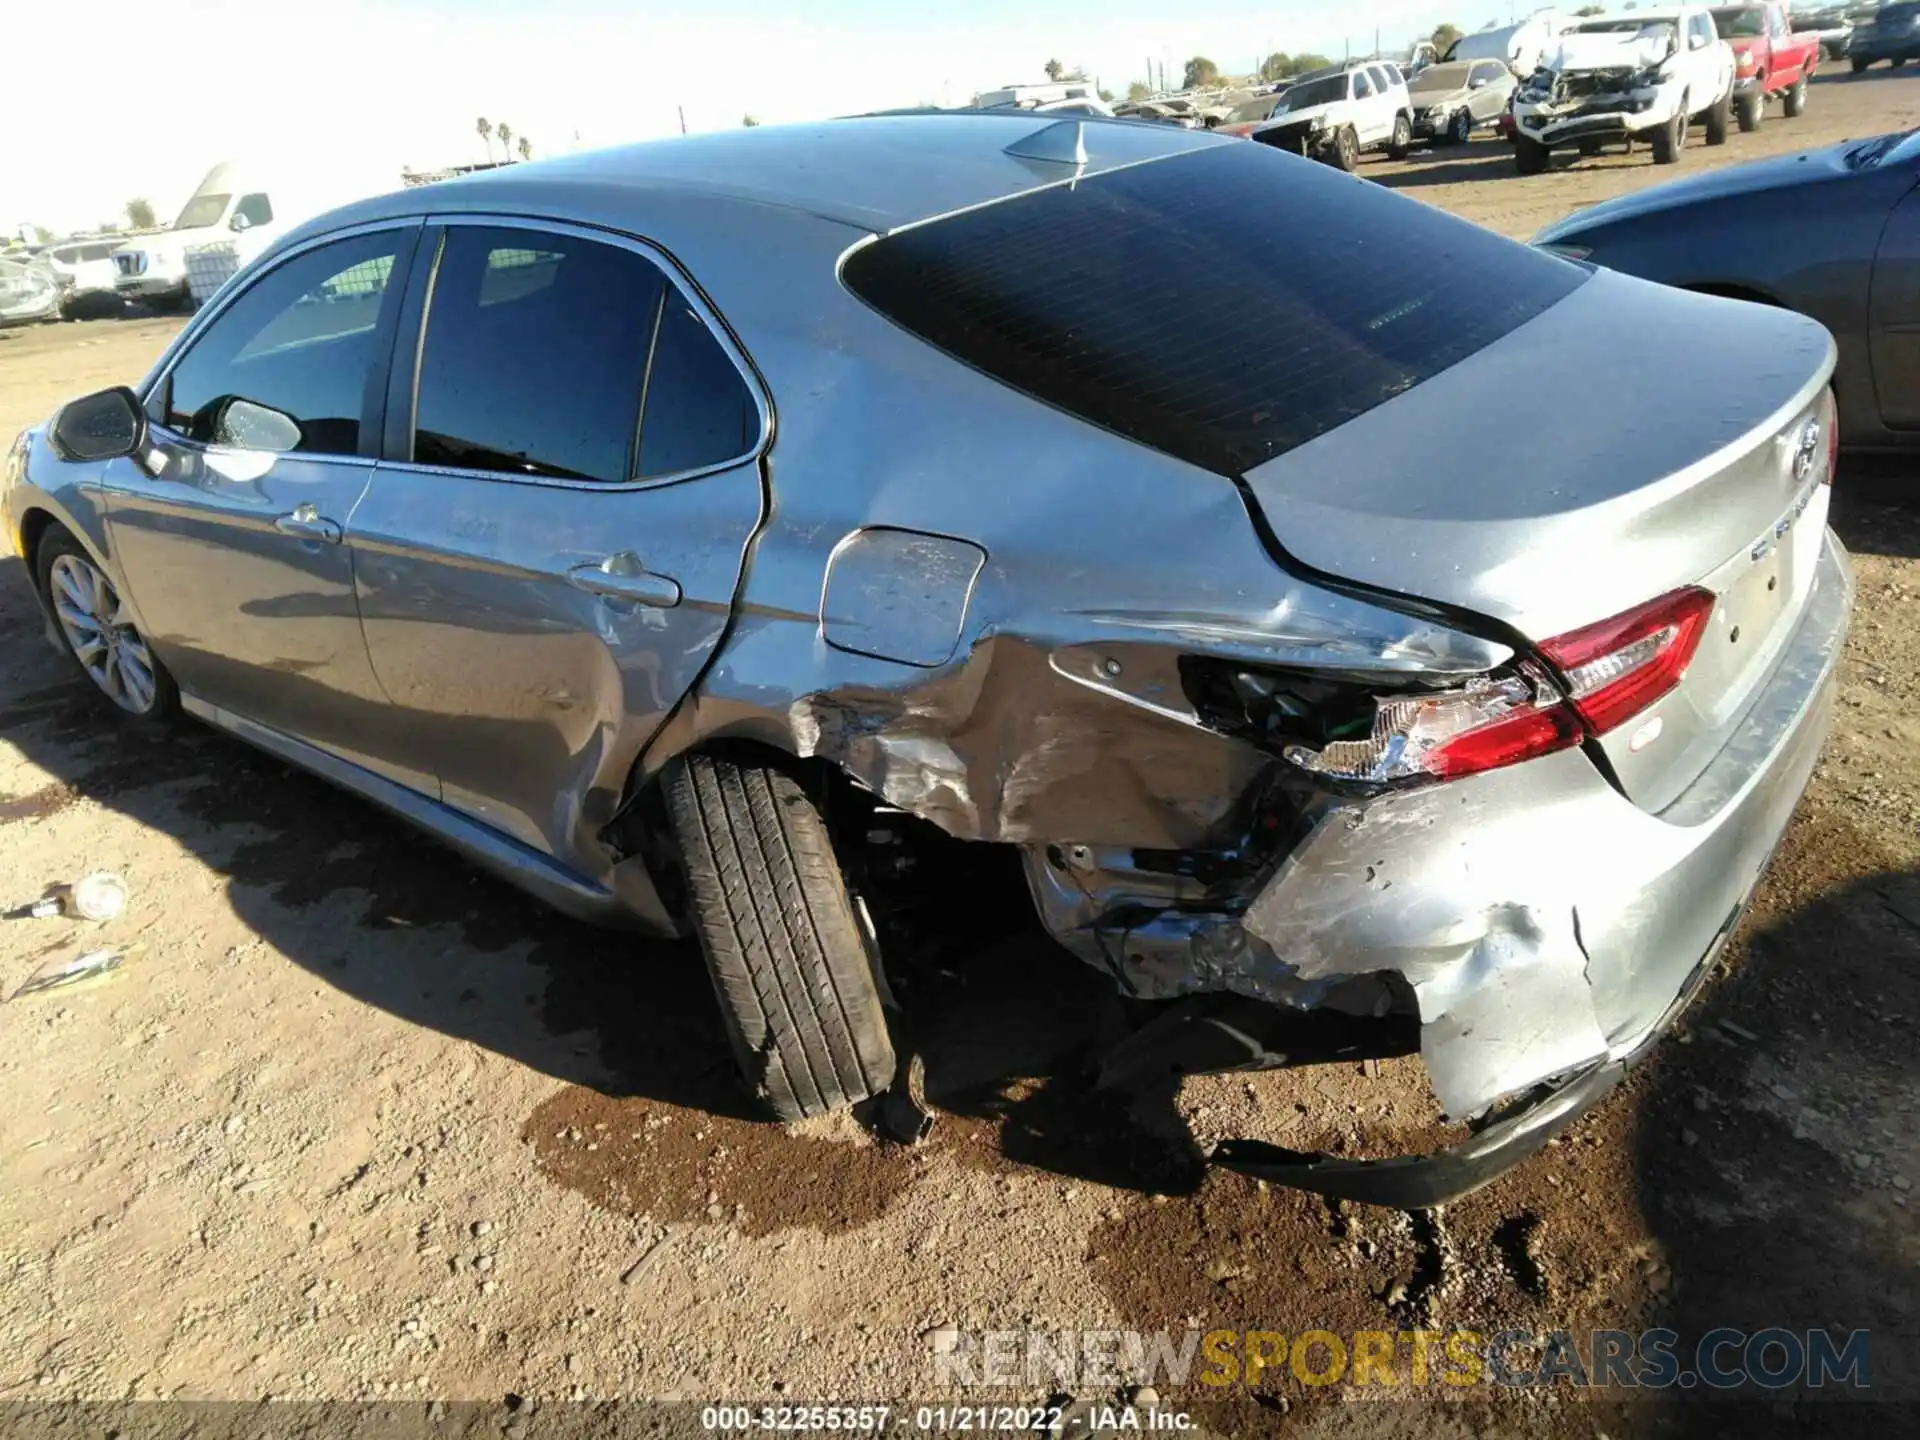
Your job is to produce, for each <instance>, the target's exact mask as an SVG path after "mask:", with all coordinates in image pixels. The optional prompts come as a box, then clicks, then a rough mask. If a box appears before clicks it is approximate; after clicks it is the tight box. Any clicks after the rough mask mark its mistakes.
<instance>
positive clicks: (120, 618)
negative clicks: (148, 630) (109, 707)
mask: <svg viewBox="0 0 1920 1440" xmlns="http://www.w3.org/2000/svg"><path fill="white" fill-rule="evenodd" d="M47 588H48V590H49V591H50V592H51V598H52V600H53V613H54V618H55V619H56V620H58V621H59V622H60V630H61V633H62V634H64V635H65V636H66V640H67V645H68V647H69V648H70V649H71V650H72V651H73V658H74V659H76V660H78V661H79V662H80V668H81V669H83V670H85V671H86V672H87V675H88V676H89V678H91V679H92V681H93V683H94V684H96V685H98V686H99V687H100V689H101V690H102V691H103V692H105V694H106V697H107V698H108V699H109V700H111V701H113V703H114V704H116V705H118V706H119V707H120V708H121V709H122V710H125V711H126V712H127V713H128V714H130V715H145V714H147V713H148V712H149V711H151V710H152V709H153V708H154V706H155V704H156V703H158V701H159V698H160V687H159V683H158V681H157V680H156V678H155V674H154V664H153V655H152V653H151V652H150V651H149V650H148V649H147V642H146V641H145V640H144V639H143V638H142V637H141V635H140V632H139V631H138V630H136V629H135V628H134V626H133V622H132V621H131V620H130V619H128V618H127V613H126V607H125V606H123V605H122V604H121V603H120V595H119V592H118V591H116V590H115V589H114V588H113V582H112V581H111V580H109V579H107V577H106V576H105V575H103V574H101V573H100V570H99V568H98V567H97V566H95V565H94V564H93V563H92V562H91V561H88V560H86V559H83V558H82V557H81V556H78V555H62V556H60V557H58V558H57V559H56V560H55V561H54V562H53V565H52V566H51V567H50V568H49V570H48V572H47Z"/></svg>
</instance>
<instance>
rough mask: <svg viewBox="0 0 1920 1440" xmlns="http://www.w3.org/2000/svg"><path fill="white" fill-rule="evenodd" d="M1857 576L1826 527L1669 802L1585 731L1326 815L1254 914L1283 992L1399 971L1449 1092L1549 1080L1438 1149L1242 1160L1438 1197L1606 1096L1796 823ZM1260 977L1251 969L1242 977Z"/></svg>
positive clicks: (1248, 985) (1249, 917)
mask: <svg viewBox="0 0 1920 1440" xmlns="http://www.w3.org/2000/svg"><path fill="white" fill-rule="evenodd" d="M1852 596H1853V581H1852V575H1851V570H1850V567H1849V565H1848V562H1847V558H1846V552H1845V551H1844V549H1843V548H1842V547H1841V545H1840V543H1839V541H1838V540H1837V539H1835V538H1834V537H1833V536H1832V535H1831V534H1830V533H1829V534H1827V535H1825V536H1824V537H1823V545H1822V550H1821V554H1820V561H1819V564H1818V566H1817V568H1816V572H1815V579H1814V583H1813V587H1812V590H1811V593H1810V595H1809V597H1808V600H1807V602H1806V605H1805V607H1804V609H1803V611H1802V613H1801V616H1800V619H1799V621H1798V622H1797V624H1796V627H1795V630H1794V633H1793V635H1792V636H1791V638H1790V639H1789V640H1788V641H1787V643H1786V645H1785V646H1784V647H1783V648H1782V650H1781V653H1780V656H1779V658H1778V659H1777V660H1776V661H1775V663H1774V666H1773V669H1772V672H1771V673H1770V674H1769V676H1768V678H1767V679H1766V681H1765V682H1764V683H1763V684H1762V685H1761V686H1760V687H1759V689H1758V691H1757V692H1756V695H1755V698H1754V699H1753V701H1752V702H1751V703H1750V704H1749V706H1748V709H1747V712H1746V714H1745V715H1744V717H1743V718H1742V719H1741V720H1740V722H1739V724H1738V726H1737V727H1736V729H1735V730H1734V732H1733V734H1732V735H1731V737H1730V738H1729V739H1728V741H1727V743H1726V744H1725V746H1724V747H1723V748H1722V749H1721V751H1720V753H1719V754H1718V755H1717V756H1716V757H1715V758H1714V760H1713V761H1712V762H1711V763H1710V764H1708V766H1707V767H1706V769H1705V770H1704V771H1703V772H1702V773H1701V774H1700V775H1699V776H1698V777H1696V779H1695V780H1694V781H1693V782H1692V784H1691V785H1690V786H1689V787H1688V788H1687V789H1686V790H1685V791H1683V792H1682V793H1681V795H1680V796H1679V798H1678V799H1676V800H1675V801H1674V802H1673V803H1672V804H1670V805H1669V806H1667V808H1666V809H1665V810H1663V811H1662V812H1660V813H1659V814H1657V815H1656V814H1651V813H1649V812H1647V811H1645V810H1642V809H1640V808H1639V807H1638V806H1636V805H1634V804H1633V803H1632V802H1631V801H1629V800H1628V799H1627V798H1626V797H1625V796H1624V795H1622V794H1621V793H1620V792H1619V791H1618V790H1616V789H1615V788H1614V787H1613V786H1612V785H1611V784H1610V783H1609V782H1608V781H1607V780H1606V778H1605V777H1604V776H1603V775H1602V773H1601V772H1600V770H1599V769H1598V768H1597V767H1596V766H1595V765H1594V764H1593V763H1592V761H1590V760H1589V759H1588V757H1587V756H1586V755H1585V754H1584V753H1583V752H1581V751H1578V750H1571V751H1562V752H1560V753H1558V754H1555V755H1549V756H1546V757H1543V758H1542V759H1539V760H1535V761H1530V762H1528V763H1526V764H1523V765H1515V766H1510V767H1508V768H1506V769H1503V770H1494V771H1489V772H1487V773H1485V774H1482V775H1475V776H1470V777H1467V778H1465V779H1462V780H1459V781H1454V782H1451V783H1449V784H1446V785H1441V786H1433V787H1428V788H1425V789H1418V790H1407V791H1398V792H1389V793H1387V794H1385V795H1381V796H1377V797H1374V798H1372V799H1370V800H1362V801H1355V802H1351V803H1342V804H1339V805H1336V806H1334V807H1332V808H1331V809H1330V810H1329V811H1328V812H1327V813H1326V814H1325V815H1323V816H1322V818H1321V820H1320V821H1319V823H1318V824H1317V825H1316V827H1315V829H1314V830H1313V832H1312V833H1311V834H1309V835H1308V836H1307V838H1306V839H1305V840H1304V841H1302V842H1301V844H1300V845H1299V846H1298V847H1297V848H1296V849H1295V850H1294V852H1293V853H1292V854H1291V855H1290V856H1289V857H1288V858H1287V860H1286V861H1285V862H1284V863H1283V864H1282V865H1281V867H1280V868H1279V870H1277V871H1276V872H1275V873H1274V875H1273V877H1272V878H1271V879H1270V880H1269V881H1268V883H1267V884H1266V886H1265V887H1264V888H1263V889H1262V890H1261V891H1260V892H1259V893H1258V894H1257V895H1256V896H1255V897H1254V899H1253V901H1252V903H1251V904H1250V905H1249V907H1248V908H1247V911H1246V913H1245V915H1244V917H1243V921H1242V924H1243V926H1244V929H1245V931H1246V933H1247V935H1248V936H1250V937H1251V938H1252V939H1253V940H1255V941H1257V942H1259V946H1260V949H1261V951H1262V952H1263V953H1264V954H1265V955H1266V956H1267V957H1268V959H1267V961H1266V970H1265V980H1264V983H1265V985H1266V987H1267V998H1273V999H1280V1000H1286V999H1287V998H1288V993H1289V989H1290V990H1291V994H1292V995H1293V996H1295V997H1298V996H1300V994H1301V987H1303V986H1305V987H1311V986H1313V985H1315V984H1324V985H1334V984H1338V983H1340V982H1341V981H1343V980H1350V979H1351V978H1352V977H1355V976H1363V975H1369V974H1378V973H1380V972H1386V971H1391V972H1397V974H1398V975H1399V976H1400V977H1401V978H1403V979H1404V980H1405V981H1406V982H1407V984H1408V985H1409V986H1410V987H1411V989H1412V991H1413V994H1414V997H1415V999H1416V1001H1417V1003H1418V1007H1419V1017H1420V1022H1421V1032H1420V1033H1421V1040H1420V1050H1421V1055H1422V1058H1423V1059H1424V1061H1425V1062H1426V1066H1427V1071H1428V1074H1429V1077H1430V1079H1431V1080H1432V1083H1433V1087H1434V1091H1435V1094H1436V1095H1437V1096H1438V1097H1439V1100H1440V1102H1441V1105H1442V1107H1443V1108H1444V1109H1445V1110H1446V1111H1447V1113H1449V1114H1450V1115H1453V1116H1456V1117H1465V1116H1472V1115H1477V1114H1481V1113H1483V1112H1486V1111H1488V1109H1489V1107H1492V1106H1495V1105H1498V1104H1500V1103H1502V1102H1512V1100H1513V1097H1516V1096H1529V1097H1530V1098H1527V1099H1525V1100H1522V1101H1520V1102H1518V1108H1517V1109H1511V1110H1509V1111H1508V1112H1507V1113H1506V1114H1505V1115H1504V1116H1503V1117H1502V1118H1501V1119H1499V1120H1498V1121H1497V1122H1496V1123H1494V1124H1491V1125H1488V1126H1486V1127H1485V1128H1483V1129H1482V1130H1481V1131H1480V1132H1479V1133H1477V1134H1476V1135H1475V1136H1474V1137H1473V1138H1472V1139H1471V1140H1469V1141H1468V1142H1466V1144H1465V1145H1464V1146H1462V1147H1460V1148H1459V1149H1458V1150H1456V1151H1451V1152H1446V1153H1445V1154H1443V1155H1440V1156H1431V1157H1420V1158H1418V1159H1417V1160H1412V1161H1393V1162H1352V1161H1341V1162H1338V1163H1335V1162H1334V1161H1332V1160H1330V1159H1329V1158H1328V1157H1299V1156H1292V1155H1287V1154H1278V1155H1277V1154H1276V1153H1275V1152H1274V1151H1272V1150H1271V1148H1270V1147H1260V1146H1252V1145H1235V1146H1232V1147H1228V1148H1227V1149H1226V1151H1225V1152H1224V1154H1223V1155H1222V1156H1221V1157H1220V1161H1221V1163H1222V1164H1227V1165H1230V1166H1232V1168H1236V1169H1243V1170H1247V1171H1248V1172H1249V1173H1255V1174H1261V1175H1264V1176H1266V1178H1270V1179H1285V1180H1286V1182H1287V1183H1289V1184H1301V1185H1305V1186H1306V1187H1307V1188H1310V1189H1316V1190H1325V1191H1327V1193H1336V1194H1346V1195H1352V1196H1353V1197H1354V1198H1371V1197H1370V1196H1367V1195H1363V1194H1362V1190H1363V1189H1365V1188H1368V1187H1376V1186H1378V1185H1379V1184H1380V1183H1381V1182H1380V1181H1379V1180H1378V1178H1377V1174H1378V1171H1377V1169H1376V1168H1375V1167H1376V1166H1377V1165H1378V1164H1388V1165H1391V1166H1392V1167H1393V1168H1392V1169H1391V1170H1389V1171H1388V1172H1386V1173H1387V1174H1388V1175H1389V1176H1390V1177H1399V1178H1397V1179H1392V1180H1390V1182H1389V1183H1390V1185H1392V1186H1394V1187H1399V1188H1398V1190H1397V1191H1396V1193H1405V1194H1414V1195H1426V1196H1427V1197H1428V1198H1427V1200H1426V1203H1435V1197H1443V1195H1444V1193H1448V1192H1450V1193H1461V1192H1462V1190H1463V1189H1471V1188H1473V1187H1474V1186H1475V1185H1479V1184H1484V1183H1485V1182H1486V1180H1488V1179H1490V1178H1492V1176H1493V1175H1494V1174H1497V1173H1498V1172H1499V1170H1500V1169H1501V1168H1503V1167H1504V1166H1505V1165H1510V1164H1512V1163H1513V1162H1514V1161H1516V1160H1518V1159H1520V1158H1522V1157H1523V1156H1525V1155H1526V1154H1528V1153H1530V1152H1531V1151H1532V1150H1533V1149H1535V1148H1537V1147H1538V1145H1539V1144H1541V1143H1543V1142H1544V1141H1545V1139H1546V1138H1547V1137H1548V1136H1549V1135H1551V1134H1552V1133H1553V1132H1554V1130H1555V1129H1557V1128H1559V1127H1561V1126H1563V1125H1565V1124H1567V1123H1570V1122H1571V1120H1572V1119H1573V1118H1574V1117H1575V1116H1576V1115H1577V1114H1578V1113H1579V1112H1580V1110H1581V1109H1583V1108H1584V1107H1585V1106H1587V1105H1589V1104H1591V1103H1593V1101H1594V1100H1596V1099H1598V1098H1599V1096H1600V1095H1602V1094H1604V1093H1605V1091H1606V1090H1607V1089H1608V1088H1610V1086H1611V1085H1612V1084H1613V1083H1614V1082H1615V1081H1617V1080H1618V1079H1619V1075H1620V1073H1621V1071H1622V1067H1624V1065H1625V1064H1626V1063H1627V1062H1628V1061H1630V1060H1631V1059H1632V1058H1634V1057H1635V1056H1636V1055H1638V1054H1639V1053H1640V1052H1641V1051H1643V1050H1644V1049H1645V1047H1646V1046H1647V1045H1648V1044H1649V1043H1650V1042H1651V1041H1652V1039H1653V1038H1654V1037H1655V1036H1657V1035H1658V1034H1659V1032H1660V1030H1661V1029H1662V1028H1663V1027H1664V1026H1665V1025H1666V1024H1667V1023H1669V1022H1670V1021H1671V1019H1672V1018H1673V1016H1674V1015H1675V1014H1676V1013H1677V1008H1678V1006H1679V1005H1680V1004H1682V1003H1684V1000H1685V998H1686V996H1687V994H1688V992H1689V989H1690V987H1691V985H1692V984H1693V983H1695V980H1696V977H1697V974H1698V972H1699V970H1700V968H1701V966H1702V965H1703V963H1705V961H1706V960H1707V959H1710V958H1711V956H1712V955H1713V953H1714V952H1715V950H1716V949H1717V948H1718V946H1719V945H1720V944H1721V943H1722V942H1723V941H1724V939H1725V937H1726V934H1727V931H1728V929H1729V927H1730V924H1731V921H1732V918H1733V917H1736V916H1737V915H1738V914H1739V912H1740V911H1741V909H1742V908H1743V907H1744V906H1745V904H1746V903H1747V899H1748V897H1749V896H1750V894H1751V893H1752V891H1753V888H1754V886H1755V885H1756V884H1757V883H1758V881H1759V878H1760V875H1761V872H1762V871H1763V870H1764V868H1765V866H1766V863H1767V860H1768V858H1769V857H1770V856H1771V854H1772V853H1773V849H1774V847H1775V845H1776V844H1777V843H1778V842H1779V839H1780V836H1781V835H1782V834H1783V833H1784V831H1785V830H1786V827H1787V823H1788V821H1789V820H1790V819H1791V817H1792V814H1793V811H1794V807H1795V806H1796V805H1797V804H1798V802H1799V799H1800V796H1801V793H1802V792H1803V791H1804V790H1805V788H1806V785H1807V782H1808V779H1809V778H1810V776H1811V775H1812V773H1813V766H1814V762H1815V760H1816V759H1817V758H1818V756H1819V752H1820V747H1821V745H1822V743H1823V742H1824V740H1825V737H1826V732H1827V727H1828V723H1829V721H1830V719H1831V716H1832V709H1833V699H1834V692H1835V683H1836V682H1835V672H1836V669H1837V666H1838V663H1839V657H1840V652H1841V648H1842V645H1843V643H1844V641H1845V637H1846V630H1847V621H1848V616H1849V613H1850V610H1851V606H1852ZM1262 983H1263V980H1262V971H1261V969H1260V968H1258V967H1249V968H1248V969H1246V970H1245V971H1243V972H1242V973H1241V974H1240V975H1237V976H1235V977H1234V983H1233V986H1232V988H1236V989H1239V990H1241V992H1242V993H1258V992H1259V989H1260V987H1261V985H1262ZM1294 1003H1299V1000H1298V999H1297V998H1296V999H1295V1001H1294ZM1308 1003H1312V1001H1311V999H1310V998H1309V1000H1308ZM1356 1165H1364V1167H1365V1168H1364V1171H1363V1172H1362V1171H1357V1170H1356V1169H1355V1166H1356ZM1256 1167H1258V1168H1256ZM1276 1167H1278V1168H1276ZM1336 1186H1337V1187H1339V1188H1333V1187H1336ZM1420 1187H1426V1188H1424V1189H1422V1188H1420Z"/></svg>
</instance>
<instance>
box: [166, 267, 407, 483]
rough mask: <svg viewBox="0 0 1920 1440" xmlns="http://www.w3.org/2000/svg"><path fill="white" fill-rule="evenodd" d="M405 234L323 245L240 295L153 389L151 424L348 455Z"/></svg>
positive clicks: (192, 435) (225, 439) (229, 440)
mask: <svg viewBox="0 0 1920 1440" xmlns="http://www.w3.org/2000/svg"><path fill="white" fill-rule="evenodd" d="M405 234H406V232H404V231H397V230H387V231H380V232H377V233H375V234H371V235H357V236H354V237H353V238H352V239H348V240H339V241H335V242H334V243H333V244H331V245H325V246H322V247H321V248H319V249H317V250H309V251H307V252H306V253H305V254H303V255H298V256H295V257H294V258H293V259H291V260H289V261H287V262H286V263H285V264H283V265H279V266H276V267H275V268H274V269H272V270H270V271H268V272H267V273H266V274H265V275H263V276H261V277H260V279H259V280H257V281H255V282H254V283H253V284H252V285H250V286H248V287H247V289H246V290H245V291H243V292H242V293H241V295H240V297H239V298H238V299H236V300H235V301H234V302H233V304H231V305H229V306H228V307H227V308H226V309H225V310H224V311H222V312H221V314H220V315H219V316H218V317H217V318H215V320H214V321H213V323H212V324H211V325H209V326H208V327H207V329H206V331H205V333H204V334H202V335H200V336H199V338H197V339H196V340H195V341H194V342H193V345H192V347H191V348H190V349H188V351H187V352H186V354H184V355H183V356H181V358H180V361H179V363H178V364H176V365H175V366H174V368H173V371H172V373H171V375H170V376H169V378H168V380H167V383H166V384H165V385H164V386H162V387H161V388H160V391H159V395H160V396H161V397H163V398H164V406H165V409H164V415H163V417H162V418H163V422H164V423H165V424H166V425H168V426H169V427H171V428H172V429H174V430H177V431H179V432H180V433H181V434H183V435H185V436H186V437H187V438H188V439H190V440H198V441H201V442H202V443H205V444H214V445H236V446H240V447H242V448H248V449H260V448H268V449H274V450H296V451H301V452H304V453H307V454H316V455H352V454H354V453H356V452H357V450H358V447H359V439H360V416H361V411H362V409H363V408H364V403H365V398H366V393H367V382H368V378H369V376H370V375H371V373H372V371H373V369H374V367H375V364H376V360H377V356H376V353H375V335H376V328H375V327H376V324H377V322H378V321H379V318H380V308H381V304H382V302H383V300H385V298H386V296H387V292H388V284H389V281H390V280H391V279H392V276H393V260H394V255H395V254H396V252H397V251H398V248H399V246H400V245H401V244H402V243H403V241H404V239H405ZM263 412H267V416H268V419H267V421H265V422H263ZM272 416H278V417H283V418H284V421H285V422H290V423H280V422H278V421H273V420H271V417H272ZM263 437H271V441H270V443H269V442H267V441H266V440H264V439H263Z"/></svg>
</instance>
